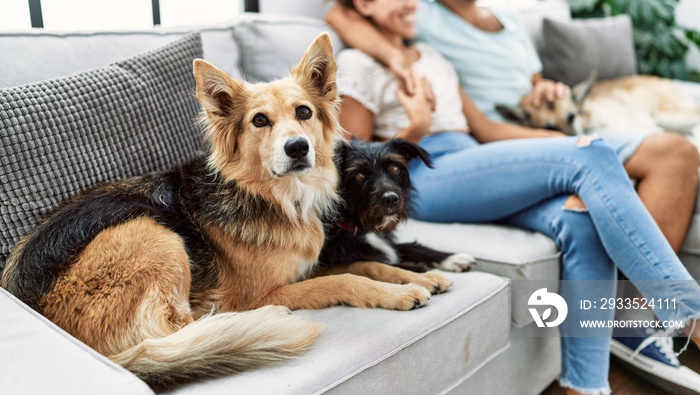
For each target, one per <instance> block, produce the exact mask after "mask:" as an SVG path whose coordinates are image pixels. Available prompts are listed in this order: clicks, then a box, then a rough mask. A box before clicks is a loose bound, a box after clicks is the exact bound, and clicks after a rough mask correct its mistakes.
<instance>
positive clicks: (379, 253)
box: [319, 139, 475, 293]
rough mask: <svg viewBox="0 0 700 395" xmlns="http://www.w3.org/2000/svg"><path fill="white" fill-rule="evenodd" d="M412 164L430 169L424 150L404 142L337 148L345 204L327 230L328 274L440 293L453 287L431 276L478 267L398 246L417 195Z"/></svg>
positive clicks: (469, 260)
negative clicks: (413, 285)
mask: <svg viewBox="0 0 700 395" xmlns="http://www.w3.org/2000/svg"><path fill="white" fill-rule="evenodd" d="M412 159H418V160H422V161H423V162H425V163H426V164H427V165H428V166H431V162H430V157H429V154H428V153H427V152H426V151H425V150H423V149H422V148H421V147H419V146H417V145H415V144H412V143H410V142H408V141H405V140H402V139H393V140H390V141H388V142H386V143H379V142H372V143H368V142H362V141H359V140H352V141H350V142H347V143H345V144H341V145H340V146H339V147H338V148H337V150H336V162H337V166H338V172H339V175H340V188H339V189H340V195H341V197H342V199H343V201H344V204H343V206H342V207H341V208H340V209H339V213H338V215H337V217H336V218H335V219H334V221H329V223H328V224H327V225H326V241H325V244H324V247H323V250H322V251H321V255H320V257H319V263H320V270H321V272H322V273H323V274H335V273H336V272H350V273H353V274H357V275H362V276H366V277H370V278H372V279H374V280H379V281H385V282H393V283H400V284H405V283H416V284H419V285H422V286H424V287H426V288H428V289H429V290H431V292H432V293H440V292H444V291H445V290H447V288H449V286H450V285H451V282H450V281H449V280H448V279H447V278H446V277H445V276H444V275H442V274H440V273H438V272H434V271H433V272H428V271H429V270H432V269H441V270H444V271H451V272H464V271H468V270H469V269H470V268H471V266H472V265H473V264H474V263H475V260H474V258H473V257H472V256H471V255H469V254H452V253H448V252H443V251H437V250H434V249H432V248H429V247H426V246H423V245H421V244H419V243H415V242H414V243H396V242H395V241H394V240H393V239H392V237H391V236H390V235H391V233H392V232H393V231H394V230H395V229H396V226H397V225H398V224H399V223H400V222H401V221H404V220H406V219H407V218H408V210H409V208H410V195H411V190H412V188H411V180H410V177H409V174H408V162H410V161H411V160H412ZM405 269H407V270H405Z"/></svg>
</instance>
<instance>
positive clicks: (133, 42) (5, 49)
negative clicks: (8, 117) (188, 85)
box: [0, 23, 240, 88]
mask: <svg viewBox="0 0 700 395" xmlns="http://www.w3.org/2000/svg"><path fill="white" fill-rule="evenodd" d="M194 31H199V32H200V35H201V37H202V48H203V51H204V59H205V60H207V61H209V62H211V63H213V64H215V65H217V66H218V67H219V68H221V69H223V70H224V71H226V72H227V73H229V74H231V75H233V76H240V71H239V69H238V48H237V47H236V42H235V41H234V40H233V36H232V32H231V23H228V24H221V25H215V26H207V27H194V26H192V27H182V28H172V29H160V28H157V29H148V30H142V31H99V32H77V33H63V32H51V31H45V30H43V29H42V30H36V31H34V30H33V31H29V32H26V31H24V32H2V33H0V54H2V55H0V70H2V71H3V72H2V73H0V88H6V87H10V86H16V85H21V84H28V83H33V82H37V81H40V80H45V79H48V78H57V77H62V76H65V75H68V74H71V73H75V72H78V71H83V70H90V69H95V68H99V67H105V66H107V65H109V64H110V63H113V62H117V61H120V60H123V59H126V58H129V57H131V56H135V55H138V54H140V53H143V52H146V51H150V50H154V49H157V48H160V47H162V46H163V45H166V44H168V43H170V42H173V41H175V40H177V39H179V38H182V37H184V36H186V35H187V34H190V33H191V32H194Z"/></svg>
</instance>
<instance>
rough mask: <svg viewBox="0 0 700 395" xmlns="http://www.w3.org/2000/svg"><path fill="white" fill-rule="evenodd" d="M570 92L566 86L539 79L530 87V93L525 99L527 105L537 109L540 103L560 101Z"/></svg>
mask: <svg viewBox="0 0 700 395" xmlns="http://www.w3.org/2000/svg"><path fill="white" fill-rule="evenodd" d="M570 92H571V88H569V86H568V85H566V84H564V83H561V82H554V81H552V80H546V79H540V80H539V81H537V82H536V83H535V85H534V86H533V87H532V92H530V94H528V95H527V96H526V98H525V100H526V102H529V103H528V104H531V105H533V106H535V107H539V106H541V105H542V103H545V102H550V103H551V102H553V101H555V100H557V99H561V98H563V97H565V96H566V95H568V94H569V93H570Z"/></svg>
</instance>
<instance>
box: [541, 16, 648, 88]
mask: <svg viewBox="0 0 700 395" xmlns="http://www.w3.org/2000/svg"><path fill="white" fill-rule="evenodd" d="M542 34H543V37H544V51H543V53H542V64H543V68H544V70H543V75H544V77H545V78H549V79H552V80H554V81H561V82H564V83H565V84H567V85H571V86H573V85H575V84H577V83H579V82H581V81H583V80H584V79H585V78H586V77H587V76H588V74H589V73H590V72H591V70H593V69H596V70H598V79H600V80H606V79H610V78H616V77H623V76H628V75H633V74H636V73H637V60H636V57H635V53H634V43H633V40H632V22H631V20H630V18H629V16H627V15H620V16H616V17H610V18H598V19H577V20H573V21H571V22H559V21H555V20H552V19H549V18H546V19H545V20H544V23H543V25H542Z"/></svg>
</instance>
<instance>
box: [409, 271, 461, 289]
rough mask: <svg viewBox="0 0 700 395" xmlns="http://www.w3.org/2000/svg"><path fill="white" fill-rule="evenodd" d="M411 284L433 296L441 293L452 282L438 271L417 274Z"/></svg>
mask: <svg viewBox="0 0 700 395" xmlns="http://www.w3.org/2000/svg"><path fill="white" fill-rule="evenodd" d="M413 282H415V283H416V284H418V285H420V286H422V287H425V288H427V289H428V291H430V293H431V294H433V295H435V294H439V293H443V292H445V291H447V290H448V289H449V288H450V287H451V286H452V281H451V280H450V279H449V278H447V277H446V276H445V275H444V274H442V273H440V272H439V271H438V270H432V271H429V272H426V273H418V274H416V279H415V280H414V281H413Z"/></svg>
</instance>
